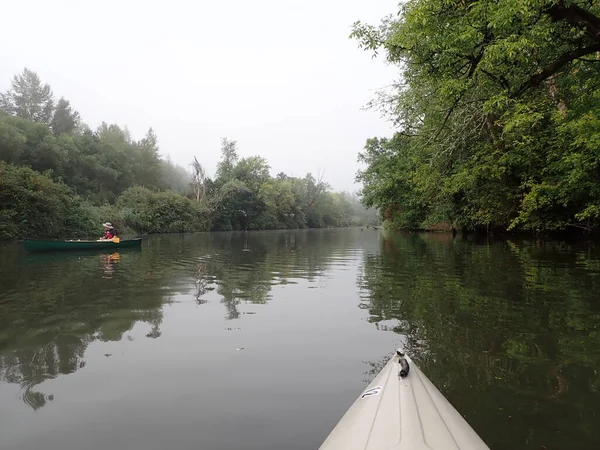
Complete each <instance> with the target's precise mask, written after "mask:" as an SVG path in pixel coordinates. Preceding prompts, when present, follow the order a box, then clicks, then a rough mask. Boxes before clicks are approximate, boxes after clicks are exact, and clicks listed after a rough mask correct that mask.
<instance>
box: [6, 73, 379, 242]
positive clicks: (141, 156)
mask: <svg viewBox="0 0 600 450" xmlns="http://www.w3.org/2000/svg"><path fill="white" fill-rule="evenodd" d="M221 153H222V158H221V161H220V163H219V165H218V170H217V173H216V176H215V177H214V179H212V178H210V177H209V176H208V175H207V174H206V172H205V170H204V168H203V166H202V164H201V163H200V162H199V161H198V160H197V159H196V158H193V161H192V164H191V166H192V169H193V171H192V173H190V172H188V171H187V170H185V169H184V168H182V167H179V166H176V165H174V164H172V163H171V162H170V161H169V160H168V159H165V158H162V157H161V156H160V153H159V147H158V139H157V136H156V135H155V133H154V131H153V130H152V129H150V130H148V132H147V134H146V135H145V137H144V138H143V139H141V140H139V141H135V140H133V139H132V138H131V136H130V134H129V132H128V131H127V129H122V128H120V127H119V126H117V125H108V124H106V123H102V124H101V125H100V126H99V127H98V128H97V129H95V130H92V129H91V128H90V127H88V126H87V125H85V124H83V123H82V122H81V119H80V117H79V114H78V113H77V112H76V111H74V110H73V109H72V107H71V105H70V103H69V102H68V101H67V100H65V99H64V98H61V99H60V100H59V101H58V102H57V103H56V104H55V103H54V96H53V94H52V91H51V89H50V87H49V86H48V85H47V84H43V83H42V82H41V80H40V79H39V77H38V76H37V74H35V73H34V72H31V71H30V70H27V69H25V70H24V71H23V73H21V74H19V75H17V76H15V77H14V79H13V83H12V88H11V89H10V90H9V91H8V92H6V93H4V94H0V239H9V238H15V237H25V236H29V237H41V236H87V235H89V236H95V235H98V234H99V233H100V232H101V229H99V228H98V226H99V224H101V223H102V222H105V221H107V220H108V221H111V222H114V223H115V224H117V225H118V226H119V227H120V228H121V229H122V230H127V229H129V230H131V231H135V232H139V233H169V232H190V231H206V230H243V229H274V228H305V227H326V226H351V225H362V224H368V223H375V222H376V221H377V215H376V212H375V211H374V210H367V209H365V208H364V207H363V206H362V205H361V204H360V202H359V201H358V199H357V198H356V197H355V196H353V195H350V194H347V193H337V192H332V191H331V189H330V187H329V185H328V184H327V183H325V182H324V181H323V180H321V179H320V177H319V179H316V178H315V177H313V176H312V175H311V174H307V175H306V176H305V177H303V178H298V177H289V176H287V175H286V174H283V173H280V174H278V175H277V176H276V177H272V176H271V175H270V173H269V165H268V163H267V161H266V160H265V159H264V158H261V157H259V156H253V157H248V158H240V157H239V156H238V153H237V146H236V142H235V141H230V140H227V139H223V141H222V145H221Z"/></svg>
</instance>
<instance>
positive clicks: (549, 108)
mask: <svg viewBox="0 0 600 450" xmlns="http://www.w3.org/2000/svg"><path fill="white" fill-rule="evenodd" d="M599 14H600V7H599V6H598V5H597V4H595V3H593V2H590V3H585V4H584V3H581V4H580V3H575V2H562V1H559V2H556V1H554V0H535V1H529V2H514V1H509V0H502V1H500V2H492V1H489V0H483V1H477V2H472V1H467V2H461V1H450V2H448V1H445V0H412V1H410V2H407V3H405V4H403V5H402V6H401V7H400V13H399V15H398V16H397V17H396V18H387V19H385V20H384V21H383V22H382V24H381V26H380V27H378V28H375V27H372V26H365V25H362V24H361V23H357V24H355V28H354V31H353V33H352V36H353V37H355V38H356V39H358V41H359V43H360V45H361V46H362V47H363V48H366V49H369V50H375V51H382V52H383V53H384V54H385V56H386V58H387V60H388V61H389V62H390V63H392V64H396V65H397V66H398V68H399V71H400V73H401V79H402V80H403V81H402V83H399V84H397V85H396V87H395V89H394V90H393V91H391V92H387V93H384V94H382V95H381V96H380V98H379V99H378V101H376V102H374V103H373V105H374V106H378V107H381V108H382V109H383V111H384V112H385V113H386V114H388V115H389V116H390V117H391V118H392V119H393V120H394V122H395V123H396V124H397V125H398V126H399V127H400V129H401V131H400V132H399V133H398V135H397V136H395V137H394V138H393V139H391V140H389V141H387V140H384V141H383V142H384V143H383V144H381V143H379V142H378V141H369V142H367V146H366V147H365V151H364V153H363V154H362V155H361V159H362V160H363V161H364V162H365V163H367V169H365V170H364V171H362V172H361V173H359V175H358V178H359V180H361V181H363V183H364V191H363V195H364V198H365V201H366V203H367V204H369V205H373V206H376V207H377V208H379V209H380V211H382V213H383V214H384V215H385V217H386V219H387V220H389V221H390V222H391V223H392V224H393V225H395V226H400V227H409V228H438V227H439V226H440V224H443V225H444V226H445V227H447V226H453V227H457V228H458V227H463V228H467V229H489V228H500V229H506V230H511V229H522V230H532V231H545V230H555V229H565V228H567V227H580V228H583V229H587V230H592V229H598V228H599V227H600V220H599V219H600V217H599V216H598V208H597V205H598V204H600V139H599V138H598V136H599V133H598V130H599V124H600V117H599V116H598V111H600V78H598V67H600V66H599V65H598V64H599V63H598V61H599V59H598V52H599V51H600V34H599V33H598V31H600V17H599ZM583 92H585V95H582V93H583ZM379 147H381V148H379ZM394 204H396V205H397V206H396V207H394V206H393V205H394Z"/></svg>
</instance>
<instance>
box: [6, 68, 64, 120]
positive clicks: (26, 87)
mask: <svg viewBox="0 0 600 450" xmlns="http://www.w3.org/2000/svg"><path fill="white" fill-rule="evenodd" d="M0 110H3V111H4V112H6V113H9V114H15V115H16V116H18V117H22V118H24V119H29V120H32V121H34V122H40V123H44V124H49V123H50V120H51V119H52V112H53V111H54V95H53V94H52V90H51V89H50V86H49V85H48V84H42V82H41V80H40V78H39V77H38V75H37V74H36V73H35V72H33V71H31V70H29V69H27V68H25V69H23V72H22V73H20V74H19V75H15V76H14V77H13V81H12V86H11V89H10V90H8V91H7V92H6V93H4V94H0Z"/></svg>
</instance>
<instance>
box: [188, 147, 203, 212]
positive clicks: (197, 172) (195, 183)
mask: <svg viewBox="0 0 600 450" xmlns="http://www.w3.org/2000/svg"><path fill="white" fill-rule="evenodd" d="M191 166H192V182H191V184H192V189H193V190H194V194H195V196H196V202H198V203H200V202H201V201H202V199H203V198H204V194H205V193H206V171H205V170H204V167H202V164H200V163H199V162H198V159H197V158H196V157H195V156H194V161H192V164H191Z"/></svg>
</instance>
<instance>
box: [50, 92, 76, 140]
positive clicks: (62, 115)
mask: <svg viewBox="0 0 600 450" xmlns="http://www.w3.org/2000/svg"><path fill="white" fill-rule="evenodd" d="M80 123H81V118H80V117H79V113H78V112H77V111H75V110H73V109H72V108H71V104H70V103H69V101H68V100H65V98H64V97H61V98H60V100H59V101H58V103H57V104H56V110H55V111H54V115H53V116H52V121H51V122H50V128H52V132H53V133H54V134H64V133H66V134H73V132H75V130H76V129H77V128H78V127H79V124H80Z"/></svg>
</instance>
